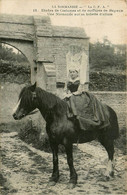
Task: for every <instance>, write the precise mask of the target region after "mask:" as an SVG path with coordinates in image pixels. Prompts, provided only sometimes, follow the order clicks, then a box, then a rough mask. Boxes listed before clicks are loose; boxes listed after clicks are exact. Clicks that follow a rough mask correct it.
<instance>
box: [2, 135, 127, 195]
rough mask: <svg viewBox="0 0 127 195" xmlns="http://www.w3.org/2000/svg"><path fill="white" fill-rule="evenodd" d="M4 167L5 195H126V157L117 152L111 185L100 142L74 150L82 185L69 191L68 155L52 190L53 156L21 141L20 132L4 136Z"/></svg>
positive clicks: (61, 163)
mask: <svg viewBox="0 0 127 195" xmlns="http://www.w3.org/2000/svg"><path fill="white" fill-rule="evenodd" d="M1 141H2V143H1V155H2V165H1V174H0V184H1V193H2V195H13V194H14V195H36V194H37V195H43V194H44V195H45V194H48V195H49V194H51V195H53V194H57V195H70V194H73V195H79V194H83V195H84V194H90V195H93V194H98V195H103V194H112V195H116V194H119V195H120V194H126V193H127V191H126V190H125V155H123V154H122V153H121V152H120V151H119V150H118V149H116V152H115V176H114V178H112V179H111V180H109V181H107V180H106V178H105V176H104V172H105V169H106V164H107V154H106V152H105V150H104V149H103V148H102V147H101V146H100V145H99V144H97V143H96V142H93V143H92V142H91V143H87V144H79V145H78V148H77V146H75V148H77V149H74V165H75V169H76V171H77V174H78V184H77V186H76V187H75V188H74V189H71V190H70V189H68V188H67V184H68V181H69V169H68V165H67V162H66V155H65V154H60V155H59V168H60V179H59V182H58V183H57V184H56V185H55V186H52V187H48V186H47V184H48V180H49V177H50V176H51V172H52V154H51V153H46V152H44V151H40V150H37V149H35V148H34V147H32V145H28V144H26V143H25V142H23V141H22V140H20V139H19V137H18V133H16V132H10V133H9V132H8V133H7V132H6V133H5V132H3V133H1Z"/></svg>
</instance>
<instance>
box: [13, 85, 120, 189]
mask: <svg viewBox="0 0 127 195" xmlns="http://www.w3.org/2000/svg"><path fill="white" fill-rule="evenodd" d="M67 106H68V104H67V103H66V101H64V100H61V99H60V98H59V97H57V96H55V95H53V94H51V93H49V92H46V91H45V90H42V89H41V88H39V87H36V83H35V84H34V85H31V86H27V87H24V88H23V89H22V91H21V93H20V95H19V101H18V105H17V107H16V109H15V112H14V114H13V117H14V119H15V120H20V119H22V118H23V117H25V116H26V115H28V114H30V112H32V111H33V110H34V109H36V108H38V109H39V110H40V112H41V114H42V116H43V118H44V119H45V121H46V131H47V134H48V136H49V141H50V145H51V149H52V153H53V173H52V176H51V178H50V180H49V184H50V185H55V184H56V182H57V181H58V179H59V167H58V145H59V144H62V145H64V147H65V151H66V154H67V162H68V165H69V169H70V181H69V187H70V188H73V187H74V186H75V185H76V183H77V173H76V171H75V168H74V165H73V151H72V150H73V143H77V142H78V141H79V143H85V142H88V141H92V140H94V139H96V138H98V140H99V141H100V143H101V144H102V145H103V146H104V147H105V149H106V151H107V153H108V157H109V162H108V167H107V171H106V176H107V177H109V178H110V177H111V176H113V173H114V166H113V155H114V143H113V142H114V139H116V138H117V137H118V135H119V130H118V121H117V116H116V113H115V112H114V111H113V110H112V108H110V107H108V106H107V108H108V112H109V116H110V117H109V121H110V126H108V127H106V128H104V129H103V130H102V129H101V130H99V129H94V130H91V131H84V134H83V136H82V138H83V139H82V141H81V142H80V140H78V138H79V132H80V129H79V126H78V123H76V122H75V120H72V119H68V117H67Z"/></svg>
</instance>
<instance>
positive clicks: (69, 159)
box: [65, 144, 77, 188]
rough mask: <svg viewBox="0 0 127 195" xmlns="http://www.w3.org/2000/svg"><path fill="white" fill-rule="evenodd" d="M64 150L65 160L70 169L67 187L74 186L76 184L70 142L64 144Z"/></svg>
mask: <svg viewBox="0 0 127 195" xmlns="http://www.w3.org/2000/svg"><path fill="white" fill-rule="evenodd" d="M65 150H66V154H67V162H68V165H69V169H70V181H69V185H68V187H69V188H74V187H75V185H76V184H77V173H76V171H75V168H74V165H73V146H72V144H67V145H65Z"/></svg>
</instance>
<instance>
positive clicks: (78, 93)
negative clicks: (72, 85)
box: [73, 91, 82, 95]
mask: <svg viewBox="0 0 127 195" xmlns="http://www.w3.org/2000/svg"><path fill="white" fill-rule="evenodd" d="M81 94H82V93H81V92H80V91H75V92H73V95H81Z"/></svg>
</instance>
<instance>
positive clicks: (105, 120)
mask: <svg viewBox="0 0 127 195" xmlns="http://www.w3.org/2000/svg"><path fill="white" fill-rule="evenodd" d="M66 101H67V104H68V109H67V116H68V119H70V118H71V119H72V118H75V117H76V119H78V122H79V126H80V129H81V130H84V131H89V130H93V129H97V128H98V129H104V128H105V127H107V126H109V125H110V122H109V117H110V116H109V112H108V107H107V105H106V104H103V103H101V102H100V101H99V100H98V99H97V98H96V97H95V96H94V95H93V94H91V93H89V92H82V94H80V95H72V96H71V97H70V98H68V99H66Z"/></svg>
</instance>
